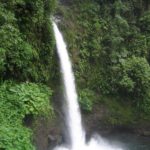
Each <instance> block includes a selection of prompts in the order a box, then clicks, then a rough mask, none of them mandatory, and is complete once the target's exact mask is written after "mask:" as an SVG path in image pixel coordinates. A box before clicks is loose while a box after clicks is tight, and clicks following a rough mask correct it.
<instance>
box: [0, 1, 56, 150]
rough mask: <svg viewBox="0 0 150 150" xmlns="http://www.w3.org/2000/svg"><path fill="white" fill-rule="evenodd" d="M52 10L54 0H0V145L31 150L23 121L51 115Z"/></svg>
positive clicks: (30, 140) (29, 139)
mask: <svg viewBox="0 0 150 150" xmlns="http://www.w3.org/2000/svg"><path fill="white" fill-rule="evenodd" d="M54 8H55V0H47V1H45V0H33V1H30V0H15V1H14V0H9V1H5V0H1V1H0V122H1V124H0V149H3V150H35V147H34V145H33V141H32V130H31V129H29V128H27V127H25V125H24V121H25V119H26V118H27V117H28V116H30V117H31V118H32V120H34V118H36V117H38V116H42V117H46V118H47V119H49V118H50V117H52V116H53V108H52V105H51V103H50V100H51V96H52V90H51V88H50V87H48V86H46V85H48V84H49V82H50V81H52V80H53V78H54V74H55V70H54V71H52V69H53V65H54V63H55V62H54V43H55V42H54V37H53V32H52V25H51V21H50V14H52V12H53V10H54ZM51 84H52V83H51Z"/></svg>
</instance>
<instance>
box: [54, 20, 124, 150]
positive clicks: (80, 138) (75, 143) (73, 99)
mask: <svg viewBox="0 0 150 150" xmlns="http://www.w3.org/2000/svg"><path fill="white" fill-rule="evenodd" d="M53 28H54V34H55V38H56V46H57V52H58V55H59V59H60V65H61V71H62V76H63V84H64V88H65V100H66V114H67V115H66V124H67V127H68V130H69V137H70V142H71V143H70V145H69V146H67V147H66V146H58V147H56V148H54V150H122V149H121V148H117V147H115V146H112V145H109V144H108V143H107V142H106V141H105V140H103V139H102V138H101V137H100V136H98V135H97V136H94V137H93V138H92V139H91V140H90V141H89V142H88V143H86V141H85V131H84V129H83V126H82V120H81V114H80V109H79V104H78V97H77V92H76V87H75V79H74V75H73V71H72V66H71V61H70V59H69V55H68V52H67V46H66V43H65V42H64V40H63V36H62V34H61V32H60V31H59V29H58V27H57V25H56V23H55V22H53Z"/></svg>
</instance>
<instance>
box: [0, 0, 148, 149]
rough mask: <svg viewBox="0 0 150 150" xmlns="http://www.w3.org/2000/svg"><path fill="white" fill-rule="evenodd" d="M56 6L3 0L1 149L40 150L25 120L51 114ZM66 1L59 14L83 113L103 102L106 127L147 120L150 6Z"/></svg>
mask: <svg viewBox="0 0 150 150" xmlns="http://www.w3.org/2000/svg"><path fill="white" fill-rule="evenodd" d="M56 2H57V1H56V0H32V1H31V0H7V1H6V0H1V1H0V122H1V124H0V149H4V150H13V149H14V150H34V149H35V147H34V145H33V142H32V134H33V133H32V130H31V129H29V128H27V127H25V125H24V120H25V119H26V117H28V116H31V117H32V118H33V119H34V118H35V117H37V116H42V117H48V116H49V115H50V116H51V117H52V116H53V108H52V105H51V98H52V90H51V88H52V86H53V85H54V84H53V83H56V82H57V81H58V78H57V77H58V73H57V74H56V70H57V65H56V60H55V52H54V50H55V40H54V37H53V31H52V24H51V20H50V15H52V14H53V13H54V10H55V7H56ZM64 2H65V4H67V5H59V6H58V8H57V10H56V14H58V15H60V16H61V19H62V21H61V22H60V23H59V24H60V27H61V29H62V30H63V31H64V35H65V38H66V41H67V43H68V48H69V50H70V52H71V56H72V60H73V64H74V66H73V67H74V71H75V75H76V78H77V85H78V87H79V88H78V91H79V102H80V104H81V108H82V109H83V111H84V112H85V113H92V111H93V107H94V105H97V106H98V105H101V104H102V103H103V104H104V105H105V106H106V107H107V108H108V110H109V115H108V116H107V118H106V122H107V123H110V124H112V125H126V126H128V125H129V124H137V123H138V122H141V123H142V122H146V121H147V122H148V121H149V120H150V94H149V93H150V65H149V64H150V2H149V1H148V0H143V1H142V0H133V1H130V0H127V1H123V0H109V1H108V0H93V1H91V0H84V1H83V0H71V1H68V0H65V1H64ZM48 85H50V86H51V88H50V87H48ZM53 88H55V85H54V86H53ZM101 97H102V99H101ZM103 97H106V99H103ZM110 97H111V98H110ZM116 97H117V98H116ZM135 114H136V115H135ZM135 116H138V117H135Z"/></svg>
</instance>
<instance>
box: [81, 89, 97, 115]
mask: <svg viewBox="0 0 150 150" xmlns="http://www.w3.org/2000/svg"><path fill="white" fill-rule="evenodd" d="M94 98H95V95H94V93H93V91H91V90H89V89H83V90H81V91H80V92H79V103H80V105H81V109H83V110H84V111H86V112H90V111H92V108H93V103H94Z"/></svg>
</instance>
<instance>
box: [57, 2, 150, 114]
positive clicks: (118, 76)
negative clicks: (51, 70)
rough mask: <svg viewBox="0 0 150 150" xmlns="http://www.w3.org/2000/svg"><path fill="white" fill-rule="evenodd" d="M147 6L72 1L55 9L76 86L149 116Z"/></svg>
mask: <svg viewBox="0 0 150 150" xmlns="http://www.w3.org/2000/svg"><path fill="white" fill-rule="evenodd" d="M149 8H150V2H149V1H147V0H144V1H138V0H134V1H130V0H127V1H123V0H112V1H102V0H99V1H98V0H97V1H96V0H94V1H90V0H84V1H81V0H76V1H71V2H70V3H69V2H68V5H67V6H60V8H59V9H58V15H61V16H63V17H62V24H61V28H62V29H63V30H64V32H65V37H66V41H68V43H69V46H68V47H69V49H70V50H71V54H72V58H73V61H74V63H75V65H74V70H75V72H76V77H77V82H78V86H79V87H80V89H85V88H88V89H89V90H92V91H94V92H96V93H99V94H100V95H109V96H110V95H111V96H112V97H113V96H114V95H115V96H119V97H120V100H118V102H119V101H120V102H121V101H126V103H125V104H126V107H128V103H130V104H131V105H132V107H134V108H136V109H137V111H138V112H141V113H145V115H149V114H150V97H149V92H150V65H149V63H150V55H149V54H150V30H149V28H150V26H149V23H150V9H149ZM67 12H70V13H67ZM85 99H86V98H85ZM85 105H86V100H85Z"/></svg>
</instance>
